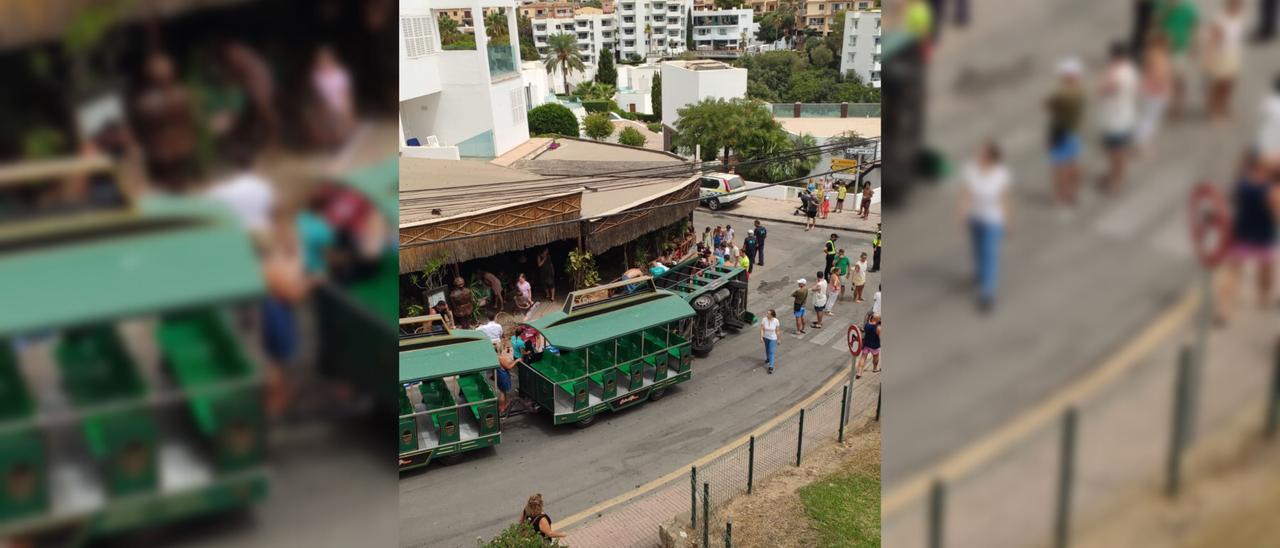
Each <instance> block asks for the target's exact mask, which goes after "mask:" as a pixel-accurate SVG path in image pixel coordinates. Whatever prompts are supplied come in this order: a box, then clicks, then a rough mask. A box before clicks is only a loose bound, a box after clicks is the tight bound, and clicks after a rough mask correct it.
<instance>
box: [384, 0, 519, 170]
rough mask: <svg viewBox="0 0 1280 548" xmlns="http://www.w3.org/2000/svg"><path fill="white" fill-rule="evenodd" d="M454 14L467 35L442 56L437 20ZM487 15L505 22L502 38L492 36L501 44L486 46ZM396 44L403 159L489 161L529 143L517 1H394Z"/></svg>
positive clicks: (489, 42) (488, 40) (442, 48)
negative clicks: (466, 21)
mask: <svg viewBox="0 0 1280 548" xmlns="http://www.w3.org/2000/svg"><path fill="white" fill-rule="evenodd" d="M459 10H461V11H462V12H466V14H469V15H471V17H470V20H471V21H472V24H473V28H472V29H471V30H469V31H467V32H469V33H470V36H469V37H465V38H468V39H466V40H458V39H454V42H453V44H454V47H451V48H449V49H445V48H444V47H443V46H442V36H441V32H440V28H439V26H438V25H439V18H440V14H442V13H446V12H450V11H453V12H455V13H456V12H458V11H459ZM486 10H488V11H490V12H491V13H503V14H504V15H505V19H506V25H507V28H506V33H505V34H504V33H495V34H504V36H505V37H506V38H499V39H494V40H491V39H490V38H489V36H488V33H487V32H486V29H485V25H486V24H487V23H488V21H486V20H485V18H484V16H483V15H481V14H483V13H484V12H485V11H486ZM400 38H401V39H400V40H399V41H398V42H399V50H400V52H399V56H400V143H401V150H402V153H403V154H405V155H406V156H415V157H427V158H446V159H458V158H493V157H496V156H499V155H501V154H504V153H506V152H508V151H510V150H511V149H513V148H515V147H516V146H518V145H520V144H521V143H524V142H525V141H528V140H529V124H528V121H527V118H526V115H525V110H526V105H527V104H528V100H527V98H526V94H527V93H528V90H527V89H526V87H525V83H524V80H523V78H522V77H521V74H520V70H521V67H520V63H519V59H520V54H519V51H520V49H519V43H518V41H519V32H518V30H517V25H516V4H515V0H400ZM471 40H474V46H472V45H470V42H471Z"/></svg>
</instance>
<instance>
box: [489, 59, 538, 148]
mask: <svg viewBox="0 0 1280 548" xmlns="http://www.w3.org/2000/svg"><path fill="white" fill-rule="evenodd" d="M489 104H490V105H492V108H493V111H492V116H493V147H494V152H495V155H496V156H501V155H503V154H504V153H506V152H507V151H509V150H511V149H513V148H515V147H517V146H519V145H520V143H523V142H525V141H528V140H529V122H528V117H527V116H526V111H525V104H524V80H523V79H520V78H512V79H509V80H503V81H501V82H498V83H497V84H495V85H494V86H493V87H492V88H490V90H489Z"/></svg>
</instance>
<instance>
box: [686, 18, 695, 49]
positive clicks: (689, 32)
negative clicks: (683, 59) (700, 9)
mask: <svg viewBox="0 0 1280 548" xmlns="http://www.w3.org/2000/svg"><path fill="white" fill-rule="evenodd" d="M684 49H686V50H691V49H693V10H692V9H690V10H688V11H686V12H684Z"/></svg>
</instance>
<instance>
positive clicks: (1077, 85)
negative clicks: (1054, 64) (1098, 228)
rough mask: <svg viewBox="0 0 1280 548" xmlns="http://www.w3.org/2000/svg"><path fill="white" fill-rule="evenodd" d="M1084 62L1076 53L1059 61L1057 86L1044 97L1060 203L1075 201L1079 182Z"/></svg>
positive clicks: (1052, 162) (1083, 101)
mask: <svg viewBox="0 0 1280 548" xmlns="http://www.w3.org/2000/svg"><path fill="white" fill-rule="evenodd" d="M1083 73H1084V65H1083V64H1081V63H1080V60H1079V59H1076V58H1075V57H1068V58H1066V59H1063V60H1062V61H1060V62H1059V63H1058V77H1059V78H1060V82H1059V84H1058V89H1057V90H1055V91H1054V92H1053V94H1052V95H1050V96H1049V98H1048V99H1047V100H1046V101H1045V107H1046V108H1047V109H1048V110H1049V162H1050V163H1051V164H1052V165H1053V187H1054V194H1055V196H1056V197H1057V199H1058V203H1059V204H1060V205H1063V206H1066V207H1072V206H1074V205H1075V204H1076V195H1077V189H1078V188H1079V186H1080V122H1081V120H1082V119H1083V118H1084V106H1085V94H1084V89H1083V87H1082V86H1081V82H1080V80H1081V75H1082V74H1083Z"/></svg>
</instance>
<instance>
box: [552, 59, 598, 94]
mask: <svg viewBox="0 0 1280 548" xmlns="http://www.w3.org/2000/svg"><path fill="white" fill-rule="evenodd" d="M544 66H545V65H544ZM542 70H544V71H545V70H547V69H545V68H544V69H542ZM547 75H548V78H547V80H548V81H549V82H550V84H551V89H552V91H554V92H555V93H569V92H570V91H573V88H574V87H576V86H577V85H578V84H579V83H582V82H586V81H587V80H591V79H593V78H595V77H596V66H595V65H587V67H586V70H583V71H576V70H571V71H569V89H568V91H566V90H564V89H562V88H564V78H562V77H561V75H560V66H559V65H557V66H556V68H555V70H553V71H551V72H549V73H547Z"/></svg>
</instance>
